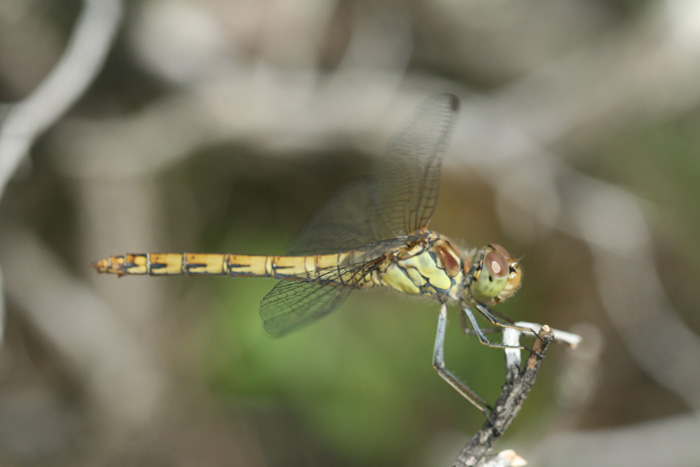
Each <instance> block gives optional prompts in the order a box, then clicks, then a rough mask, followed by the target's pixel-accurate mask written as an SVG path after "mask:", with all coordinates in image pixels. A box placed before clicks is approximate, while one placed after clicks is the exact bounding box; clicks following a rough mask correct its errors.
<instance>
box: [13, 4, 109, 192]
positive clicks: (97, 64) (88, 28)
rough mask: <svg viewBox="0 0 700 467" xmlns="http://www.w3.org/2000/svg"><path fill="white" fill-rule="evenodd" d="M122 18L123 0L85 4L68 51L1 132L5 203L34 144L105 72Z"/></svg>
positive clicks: (15, 111)
mask: <svg viewBox="0 0 700 467" xmlns="http://www.w3.org/2000/svg"><path fill="white" fill-rule="evenodd" d="M121 17H122V3H121V1H120V0H84V6H83V10H82V11H81V13H80V16H79V17H78V20H77V22H76V25H75V29H74V31H73V34H72V35H71V37H70V39H69V41H68V45H67V46H66V51H65V53H64V54H63V56H62V57H61V59H60V60H59V61H58V63H57V64H56V66H55V67H54V68H53V69H52V70H51V72H50V73H49V74H48V75H47V76H46V79H44V81H42V83H41V84H40V85H39V86H38V87H37V88H36V89H35V90H34V92H32V93H31V94H30V95H29V96H27V97H26V98H25V99H24V100H23V101H21V102H20V103H18V104H16V105H14V106H13V107H12V108H11V109H10V111H9V112H8V113H7V117H6V118H5V122H4V124H3V125H2V127H0V198H1V197H2V194H3V192H4V190H5V186H6V185H7V182H8V181H9V180H10V178H11V177H12V175H13V174H14V173H15V170H17V167H18V166H19V164H20V162H21V161H22V158H23V157H24V156H25V155H26V154H27V152H28V151H29V148H30V147H31V145H32V144H33V143H34V140H35V139H36V138H37V137H38V136H39V135H40V134H41V133H43V132H44V131H45V130H46V129H47V128H48V127H50V126H51V125H53V124H54V123H55V122H56V121H57V120H58V119H59V118H60V117H61V116H62V115H63V114H64V113H65V112H66V110H68V108H70V106H71V105H72V104H73V103H74V102H75V101H76V100H77V99H78V98H79V97H80V96H81V95H82V94H83V92H84V91H85V89H87V87H88V85H89V84H90V83H91V82H92V81H93V79H94V78H95V76H96V75H97V73H98V71H99V70H100V69H101V68H102V64H103V63H104V60H105V57H106V56H107V53H108V52H109V50H110V48H111V45H112V42H113V39H114V36H115V33H116V31H117V28H118V26H119V24H120V20H121Z"/></svg>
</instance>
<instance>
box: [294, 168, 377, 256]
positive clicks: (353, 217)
mask: <svg viewBox="0 0 700 467" xmlns="http://www.w3.org/2000/svg"><path fill="white" fill-rule="evenodd" d="M372 187H373V181H372V179H370V178H362V179H359V180H355V181H353V182H350V183H349V184H348V185H346V186H345V187H343V188H341V189H340V190H338V191H337V192H336V193H335V194H334V195H333V196H332V197H331V198H330V199H329V200H328V201H326V203H325V204H324V205H323V206H321V208H320V209H319V210H318V211H316V213H315V214H314V215H313V216H312V217H311V218H310V219H309V220H308V221H307V222H306V224H305V225H304V228H303V229H302V230H301V231H300V232H299V233H298V234H297V235H296V236H295V237H294V238H293V239H292V241H291V242H289V246H288V247H287V254H290V255H312V254H313V255H316V254H328V253H339V252H341V251H348V250H354V249H357V248H362V247H364V246H365V245H367V244H370V243H375V242H378V241H381V240H384V239H386V238H389V235H390V233H389V232H386V231H384V230H383V229H382V227H383V226H382V224H381V223H380V222H378V219H379V216H378V213H377V208H376V206H375V203H374V199H373V196H372V191H373V188H372Z"/></svg>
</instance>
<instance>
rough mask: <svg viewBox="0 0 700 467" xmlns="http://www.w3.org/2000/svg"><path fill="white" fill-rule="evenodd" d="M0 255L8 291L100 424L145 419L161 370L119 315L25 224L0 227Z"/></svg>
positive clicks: (160, 386) (118, 427)
mask: <svg viewBox="0 0 700 467" xmlns="http://www.w3.org/2000/svg"><path fill="white" fill-rule="evenodd" d="M0 260H1V261H2V264H3V272H4V273H5V275H6V277H5V290H6V291H7V295H8V297H9V298H10V299H12V300H13V301H14V302H15V303H16V304H17V305H18V306H19V307H20V308H21V309H22V310H23V312H24V313H25V316H26V317H27V318H28V320H29V321H30V322H31V324H32V326H34V327H35V328H36V329H37V330H38V331H39V332H40V334H41V335H42V336H44V337H45V338H46V339H47V341H49V342H50V343H51V345H52V348H54V349H56V350H58V351H59V352H60V354H61V356H62V357H63V358H64V359H65V361H66V362H67V363H68V364H70V367H71V369H72V370H74V371H75V373H76V374H77V377H78V379H79V380H80V381H81V386H84V387H86V388H87V394H88V396H90V399H91V402H93V403H94V404H95V406H96V407H95V408H97V409H98V412H99V413H100V414H101V417H100V423H101V425H100V427H101V428H103V429H105V430H109V431H110V432H111V433H119V432H120V431H122V430H125V429H128V428H132V427H134V426H139V425H140V424H142V423H145V422H146V421H148V420H149V419H150V417H151V416H152V415H153V413H154V411H155V410H157V408H158V407H159V404H160V403H161V397H162V392H163V391H164V389H165V387H166V385H165V382H164V374H163V371H162V369H161V368H160V366H159V365H158V363H157V362H156V361H155V359H154V356H153V354H152V352H151V350H150V349H149V348H148V346H145V345H144V344H143V342H142V340H141V339H140V337H139V336H138V335H137V334H135V333H134V332H133V330H132V329H131V328H130V327H129V326H128V325H127V324H126V323H124V321H123V318H121V317H120V316H119V315H118V314H116V313H114V312H113V311H112V310H110V309H109V308H108V307H107V305H106V304H105V303H104V302H103V301H102V300H101V299H100V298H98V297H97V296H96V295H95V294H94V292H93V291H92V290H90V288H88V287H87V286H86V285H85V284H84V283H83V282H82V281H80V280H78V279H76V278H75V277H73V276H72V275H71V274H70V273H69V272H68V271H66V270H65V268H64V267H63V266H62V265H61V264H60V262H59V261H58V259H57V258H56V257H55V256H54V255H53V254H52V253H51V252H50V251H49V250H48V249H47V247H46V246H45V245H44V244H43V243H42V242H41V240H40V239H39V238H37V237H36V236H35V235H33V234H32V233H31V232H30V231H28V230H25V229H22V228H19V227H10V226H8V225H7V224H4V225H3V226H2V229H1V230H0ZM39 265H40V267H39Z"/></svg>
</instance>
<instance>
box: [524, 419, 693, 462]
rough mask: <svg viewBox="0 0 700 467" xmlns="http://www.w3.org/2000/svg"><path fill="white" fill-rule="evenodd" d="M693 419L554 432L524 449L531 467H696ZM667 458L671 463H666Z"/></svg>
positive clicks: (663, 420)
mask: <svg viewBox="0 0 700 467" xmlns="http://www.w3.org/2000/svg"><path fill="white" fill-rule="evenodd" d="M698 439H700V424H698V418H697V415H694V414H687V415H675V416H670V417H664V418H660V419H656V420H652V421H648V422H645V423H637V424H631V425H625V426H621V427H615V428H609V429H597V430H589V431H577V432H572V431H558V432H556V433H552V434H549V435H547V436H545V437H544V438H543V439H542V441H541V442H539V443H535V444H531V445H529V446H528V447H527V450H528V453H527V456H528V459H529V460H530V461H531V462H532V464H533V465H565V466H567V467H589V466H592V465H629V466H633V465H634V466H656V465H698V456H699V454H698V443H697V441H698ZM669 457H670V458H671V459H672V460H670V461H669Z"/></svg>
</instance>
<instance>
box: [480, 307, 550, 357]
mask: <svg viewBox="0 0 700 467" xmlns="http://www.w3.org/2000/svg"><path fill="white" fill-rule="evenodd" d="M474 306H475V307H476V309H477V310H478V311H479V313H481V314H482V315H483V316H484V318H486V319H487V320H489V322H491V324H495V325H496V326H498V327H501V328H511V329H517V330H518V331H520V332H526V333H531V334H533V335H534V336H535V337H536V338H537V339H539V336H538V335H537V333H536V332H535V331H534V330H532V329H530V328H525V327H522V326H516V325H515V324H512V321H511V322H510V323H503V322H502V321H499V319H498V318H496V317H495V316H494V314H493V312H492V311H491V310H489V309H488V308H487V307H485V306H484V305H482V304H481V303H479V302H474ZM499 315H501V314H500V313H499ZM508 321H510V319H508ZM524 348H526V349H527V347H524ZM528 350H529V349H528Z"/></svg>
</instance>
